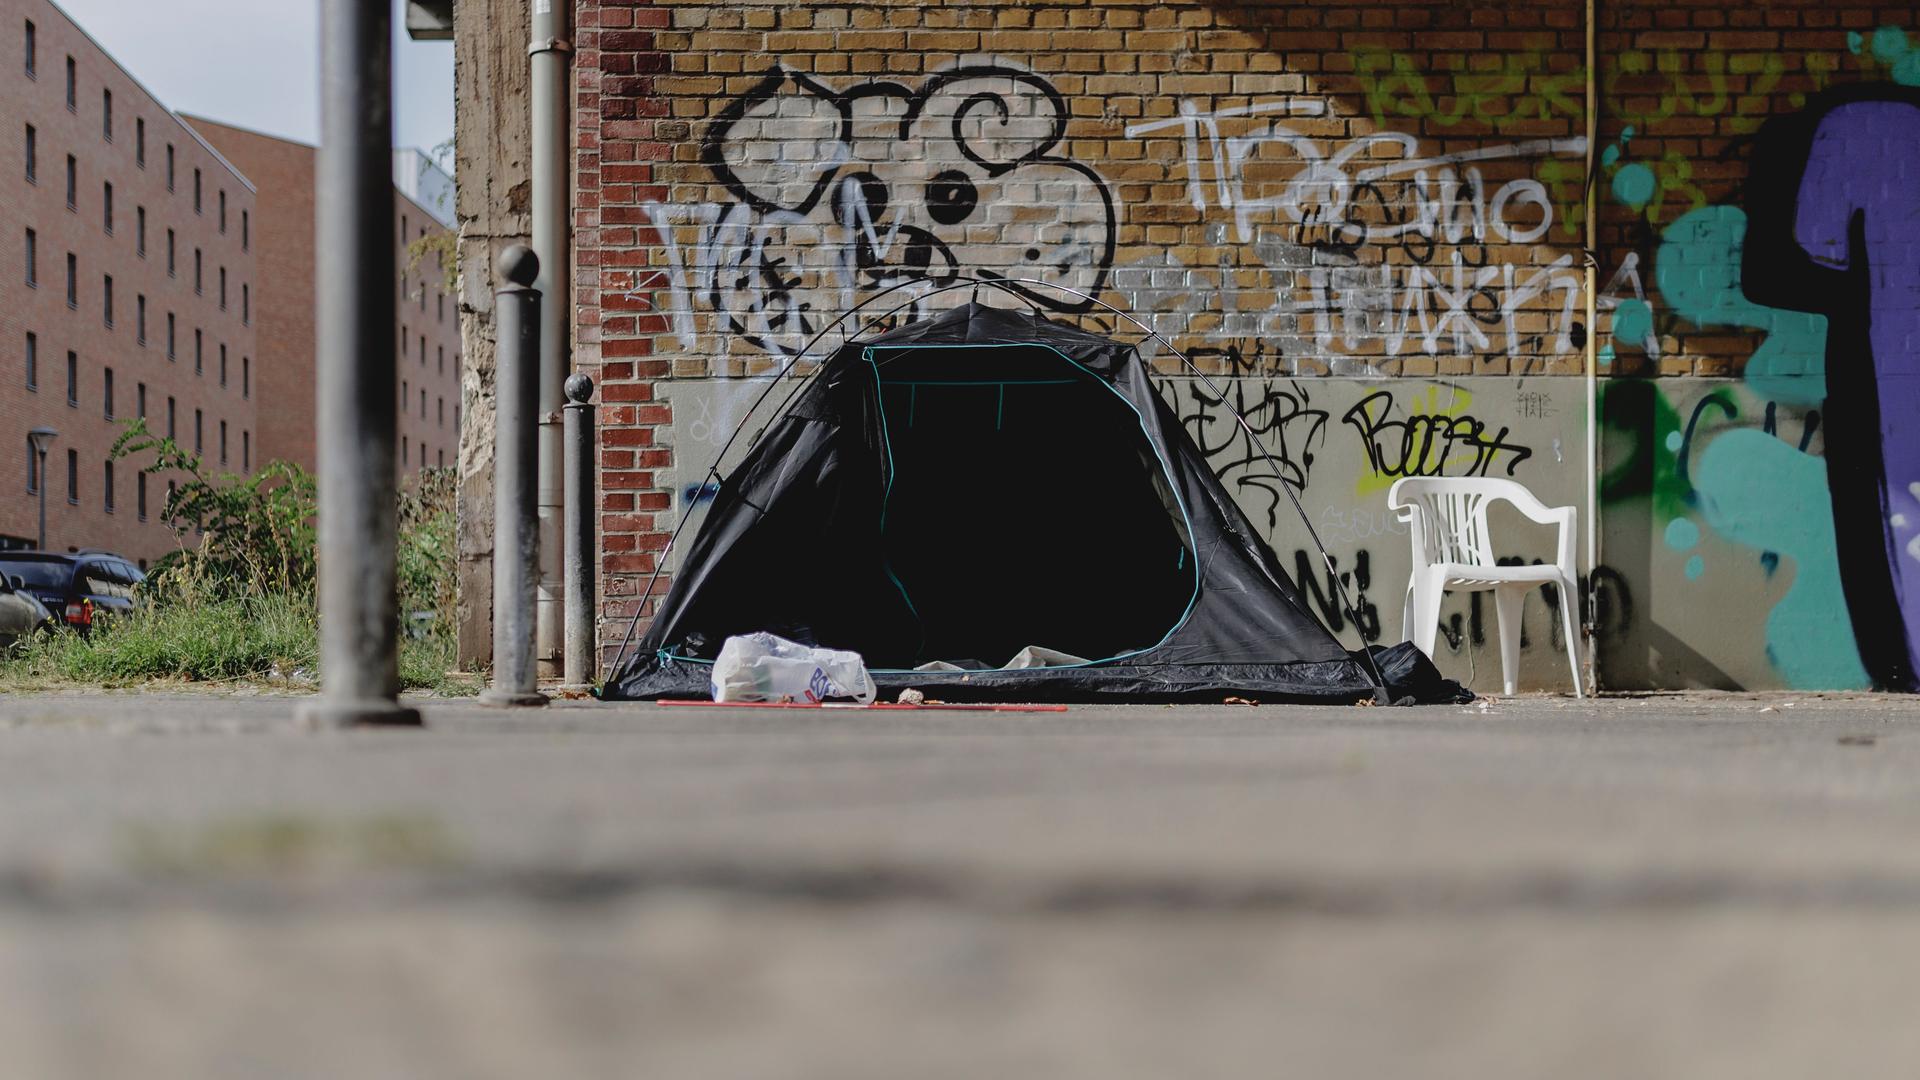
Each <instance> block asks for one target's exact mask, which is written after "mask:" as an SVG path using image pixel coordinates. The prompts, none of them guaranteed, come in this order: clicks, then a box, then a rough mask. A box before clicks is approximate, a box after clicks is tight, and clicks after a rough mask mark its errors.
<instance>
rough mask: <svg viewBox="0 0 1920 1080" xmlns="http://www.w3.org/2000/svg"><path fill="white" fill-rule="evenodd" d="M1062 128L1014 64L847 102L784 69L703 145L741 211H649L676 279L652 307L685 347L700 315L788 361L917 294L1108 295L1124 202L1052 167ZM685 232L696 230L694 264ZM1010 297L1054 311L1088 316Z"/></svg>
mask: <svg viewBox="0 0 1920 1080" xmlns="http://www.w3.org/2000/svg"><path fill="white" fill-rule="evenodd" d="M1066 123H1067V107H1066V101H1065V99H1064V98H1063V97H1061V95H1060V93H1059V91H1058V90H1056V89H1054V87H1053V85H1052V84H1051V83H1049V82H1048V81H1047V80H1045V79H1043V78H1041V77H1039V76H1037V75H1034V74H1032V73H1030V72H1026V71H1022V70H1020V69H1018V68H1015V67H1011V66H1008V65H1004V64H969V65H961V66H958V67H955V68H951V69H949V70H947V71H944V72H940V73H938V74H935V75H932V76H929V77H928V78H927V79H926V80H925V81H924V82H923V83H922V84H921V86H920V87H919V88H918V89H910V88H908V87H907V86H904V85H901V84H899V83H894V82H885V81H874V82H865V83H859V84H857V85H854V86H852V87H849V88H847V89H845V90H841V91H836V90H834V89H832V88H830V87H828V86H826V85H825V84H823V83H821V82H819V81H818V80H815V79H813V78H811V77H809V76H807V75H803V74H800V73H797V72H791V71H787V70H786V69H784V68H775V69H774V70H773V71H772V72H771V73H770V74H769V75H767V77H766V78H764V79H762V80H761V81H760V82H759V83H757V84H755V85H754V86H753V87H752V88H751V89H749V90H748V91H747V92H746V93H744V94H742V95H741V96H740V97H738V98H736V99H735V100H733V101H732V102H730V103H729V104H728V105H727V106H726V108H725V109H723V110H722V111H721V112H720V114H719V115H718V116H717V117H716V118H715V119H714V121H713V123H712V124H711V125H710V126H709V127H708V129H707V131H706V135H705V140H704V142H703V145H702V156H703V160H704V162H705V164H706V166H707V167H708V169H709V170H711V172H712V174H713V176H714V178H715V179H716V180H717V181H718V182H719V183H720V184H721V185H722V186H724V187H725V188H726V190H727V191H728V192H729V194H730V195H731V196H732V199H733V201H731V202H723V203H708V204H699V205H696V206H673V207H669V206H664V205H660V204H650V205H649V206H648V207H646V211H647V214H648V218H649V221H650V222H651V224H652V225H653V226H654V228H655V230H656V231H657V232H659V234H660V237H661V240H660V244H661V248H662V251H663V254H664V255H665V257H666V261H667V263H668V266H667V269H666V272H665V273H666V278H667V280H666V282H665V287H664V288H663V289H662V290H661V291H662V292H664V294H665V302H664V303H654V304H652V306H654V307H656V308H659V309H660V310H662V311H663V312H664V313H665V314H666V315H667V317H668V319H669V321H670V325H671V328H672V330H673V332H674V333H675V334H676V335H677V336H678V337H679V339H680V343H681V345H682V346H683V347H685V348H695V347H697V345H698V341H699V334H700V320H699V318H698V313H697V311H696V302H698V303H699V304H700V305H703V306H705V307H706V308H707V309H708V310H710V311H711V312H713V313H714V316H715V319H716V322H715V323H714V329H716V330H718V331H720V332H723V333H725V334H727V335H729V336H731V337H733V338H735V339H738V340H742V341H744V342H746V343H748V344H750V345H752V346H754V347H755V348H758V349H760V350H763V351H766V352H769V353H773V354H775V355H792V354H793V353H795V352H797V351H798V350H799V348H800V347H801V346H803V345H804V344H805V342H806V341H807V339H808V338H810V337H811V336H812V335H813V334H814V333H816V332H817V331H818V330H819V329H820V328H821V327H822V326H824V325H825V323H826V321H827V320H828V319H830V318H831V317H832V316H833V315H834V314H836V313H838V312H841V311H845V310H848V309H850V308H851V307H853V306H854V304H856V303H858V301H859V300H860V298H861V297H862V296H864V295H866V294H870V293H871V292H874V291H877V290H880V289H885V288H888V287H891V286H894V285H898V284H900V283H903V282H914V281H924V282H928V283H930V284H936V285H939V284H951V283H953V282H955V281H958V280H963V279H967V278H979V279H1009V278H1031V279H1038V280H1041V281H1045V282H1048V283H1051V284H1055V285H1059V286H1062V287H1064V288H1068V289H1072V290H1074V291H1075V292H1080V293H1085V294H1088V295H1090V296H1093V295H1098V294H1099V293H1100V291H1101V290H1102V289H1103V288H1105V286H1106V281H1107V274H1108V272H1109V270H1110V269H1111V267H1112V265H1113V256H1114V246H1115V210H1114V202H1113V197H1112V194H1111V193H1110V191H1109V190H1108V188H1107V185H1106V182H1105V181H1104V180H1103V179H1102V178H1101V177H1100V175H1099V174H1098V173H1097V172H1095V171H1094V170H1093V169H1092V168H1089V167H1088V166H1085V165H1082V164H1079V163H1077V162H1074V161H1071V160H1069V159H1067V158H1066V157H1063V156H1060V155H1059V154H1058V153H1056V149H1057V147H1058V146H1059V145H1060V143H1061V140H1062V137H1063V136H1064V134H1065V131H1066ZM676 226H681V227H685V226H694V227H695V228H696V229H697V230H698V232H697V234H696V235H695V237H694V239H693V242H692V243H691V244H689V245H686V247H685V248H684V249H683V246H682V244H681V243H680V242H679V241H678V240H677V239H676V238H675V237H674V235H673V233H674V229H675V227H676ZM627 287H628V288H629V289H631V288H633V287H634V286H627ZM1009 287H1010V288H1012V289H1014V290H1015V291H1017V292H1020V293H1022V294H1023V295H1026V296H1027V297H1028V298H1029V299H1031V300H1032V301H1033V302H1035V303H1036V304H1039V305H1041V306H1042V307H1045V308H1049V309H1052V310H1056V311H1064V312H1079V311H1085V310H1088V309H1089V308H1090V307H1091V306H1092V302H1091V301H1087V300H1081V299H1079V298H1078V297H1076V296H1073V295H1071V294H1068V293H1062V292H1058V291H1056V290H1054V289H1047V288H1031V289H1029V288H1028V287H1026V286H1022V285H1017V284H1011V285H1010V286H1009ZM635 302H636V303H638V302H639V301H638V298H636V299H635ZM911 314H914V315H917V314H919V312H918V310H917V309H916V310H915V311H914V312H912V313H911Z"/></svg>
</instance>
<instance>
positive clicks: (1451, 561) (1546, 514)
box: [1387, 476, 1586, 697]
mask: <svg viewBox="0 0 1920 1080" xmlns="http://www.w3.org/2000/svg"><path fill="white" fill-rule="evenodd" d="M1501 500H1504V501H1506V502H1509V503H1512V504H1513V508H1514V509H1516V510H1518V511H1520V513H1522V514H1524V515H1526V516H1527V517H1528V518H1530V519H1532V520H1534V521H1537V522H1539V523H1540V524H1542V525H1558V526H1560V543H1559V548H1558V551H1557V553H1556V557H1555V559H1554V561H1553V562H1552V563H1547V564H1543V565H1540V566H1501V565H1499V564H1498V563H1496V562H1495V561H1494V555H1493V538H1492V537H1491V536H1490V535H1489V533H1488V531H1487V507H1488V505H1489V504H1490V503H1493V502H1496V501H1501ZM1387 506H1388V507H1389V508H1390V509H1392V510H1394V511H1395V512H1396V513H1398V515H1399V518H1400V520H1401V521H1404V522H1407V523H1408V525H1410V526H1411V527H1412V531H1413V575H1412V578H1411V579H1410V580H1409V581H1408V582H1407V613H1406V619H1405V622H1404V624H1403V627H1402V631H1403V633H1405V635H1406V637H1407V640H1409V641H1411V642H1413V643H1414V645H1415V646H1416V647H1418V648H1419V650H1420V651H1421V652H1423V653H1426V654H1427V655H1428V656H1429V657H1431V656H1432V655H1433V642H1434V637H1435V635H1436V634H1438V633H1439V632H1440V598H1441V596H1442V594H1444V593H1445V592H1446V591H1447V590H1448V589H1449V588H1452V589H1458V590H1461V591H1465V592H1491V593H1493V607H1494V612H1495V613H1496V615H1497V616H1498V618H1499V624H1500V674H1501V676H1502V678H1503V679H1504V680H1505V682H1506V692H1507V693H1508V694H1509V695H1511V694H1512V693H1513V692H1514V677H1515V676H1516V675H1517V674H1518V670H1519V667H1520V607H1521V604H1522V602H1523V601H1525V600H1526V597H1527V590H1529V589H1534V588H1538V587H1539V586H1541V585H1546V584H1548V583H1552V584H1553V585H1555V586H1557V587H1558V588H1559V591H1560V615H1561V618H1562V619H1563V620H1564V621H1565V625H1566V638H1567V662H1568V663H1569V664H1571V665H1572V666H1573V692H1574V695H1575V696H1577V697H1585V696H1586V695H1585V694H1584V693H1583V692H1582V690H1581V688H1580V631H1579V627H1578V626H1577V625H1576V620H1575V618H1574V615H1575V612H1576V611H1577V610H1578V608H1579V596H1580V586H1579V584H1578V580H1579V579H1578V577H1577V576H1576V575H1575V574H1574V563H1573V543H1574V535H1575V532H1576V528H1575V524H1574V522H1575V516H1576V514H1575V510H1574V508H1573V507H1571V506H1556V507H1550V506H1547V505H1546V504H1544V503H1542V502H1541V501H1540V500H1539V499H1537V498H1534V495H1533V492H1531V491H1528V490H1527V489H1526V487H1525V486H1523V485H1521V484H1518V483H1515V482H1514V481H1512V480H1493V479H1486V478H1483V477H1455V476H1409V477H1406V478H1404V479H1401V480H1397V481H1395V482H1394V485H1393V488H1392V489H1391V490H1390V491H1388V492H1387Z"/></svg>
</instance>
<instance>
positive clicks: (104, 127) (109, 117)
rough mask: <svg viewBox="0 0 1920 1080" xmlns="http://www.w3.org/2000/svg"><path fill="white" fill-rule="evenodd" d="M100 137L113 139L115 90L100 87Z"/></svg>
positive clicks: (110, 140)
mask: <svg viewBox="0 0 1920 1080" xmlns="http://www.w3.org/2000/svg"><path fill="white" fill-rule="evenodd" d="M100 137H101V138H102V139H105V140H106V141H107V142H112V141H113V91H111V90H108V89H107V88H105V87H101V88H100Z"/></svg>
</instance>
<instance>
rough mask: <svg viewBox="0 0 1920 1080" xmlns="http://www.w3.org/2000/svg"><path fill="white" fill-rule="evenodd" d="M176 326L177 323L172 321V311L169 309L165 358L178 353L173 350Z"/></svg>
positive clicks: (172, 356)
mask: <svg viewBox="0 0 1920 1080" xmlns="http://www.w3.org/2000/svg"><path fill="white" fill-rule="evenodd" d="M176 326H177V324H176V323H175V322H174V319H173V312H171V311H169V312H167V359H169V360H171V359H173V358H174V357H175V356H177V355H178V354H177V353H175V352H174V349H173V343H174V329H175V328H176Z"/></svg>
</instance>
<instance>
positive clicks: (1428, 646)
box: [1407, 574, 1446, 660]
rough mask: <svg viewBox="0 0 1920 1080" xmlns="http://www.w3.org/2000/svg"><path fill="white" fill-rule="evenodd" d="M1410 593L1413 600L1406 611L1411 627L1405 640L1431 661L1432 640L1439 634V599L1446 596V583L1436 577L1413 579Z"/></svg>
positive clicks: (1428, 576) (1432, 656) (1432, 657)
mask: <svg viewBox="0 0 1920 1080" xmlns="http://www.w3.org/2000/svg"><path fill="white" fill-rule="evenodd" d="M1411 591H1412V594H1413V598H1412V602H1411V603H1410V604H1409V607H1408V610H1409V611H1410V612H1411V619H1412V622H1413V627H1412V632H1411V633H1409V634H1408V635H1407V640H1409V641H1411V642H1413V644H1414V647H1415V648H1417V649H1419V650H1420V651H1421V652H1423V653H1426V654H1427V659H1429V660H1431V659H1434V655H1433V645H1434V639H1435V638H1436V637H1438V636H1439V634H1440V599H1441V597H1443V596H1445V595H1446V582H1445V580H1443V579H1442V578H1440V577H1439V576H1438V575H1431V574H1430V575H1426V576H1424V577H1420V578H1415V579H1414V581H1413V583H1412V585H1411Z"/></svg>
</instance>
